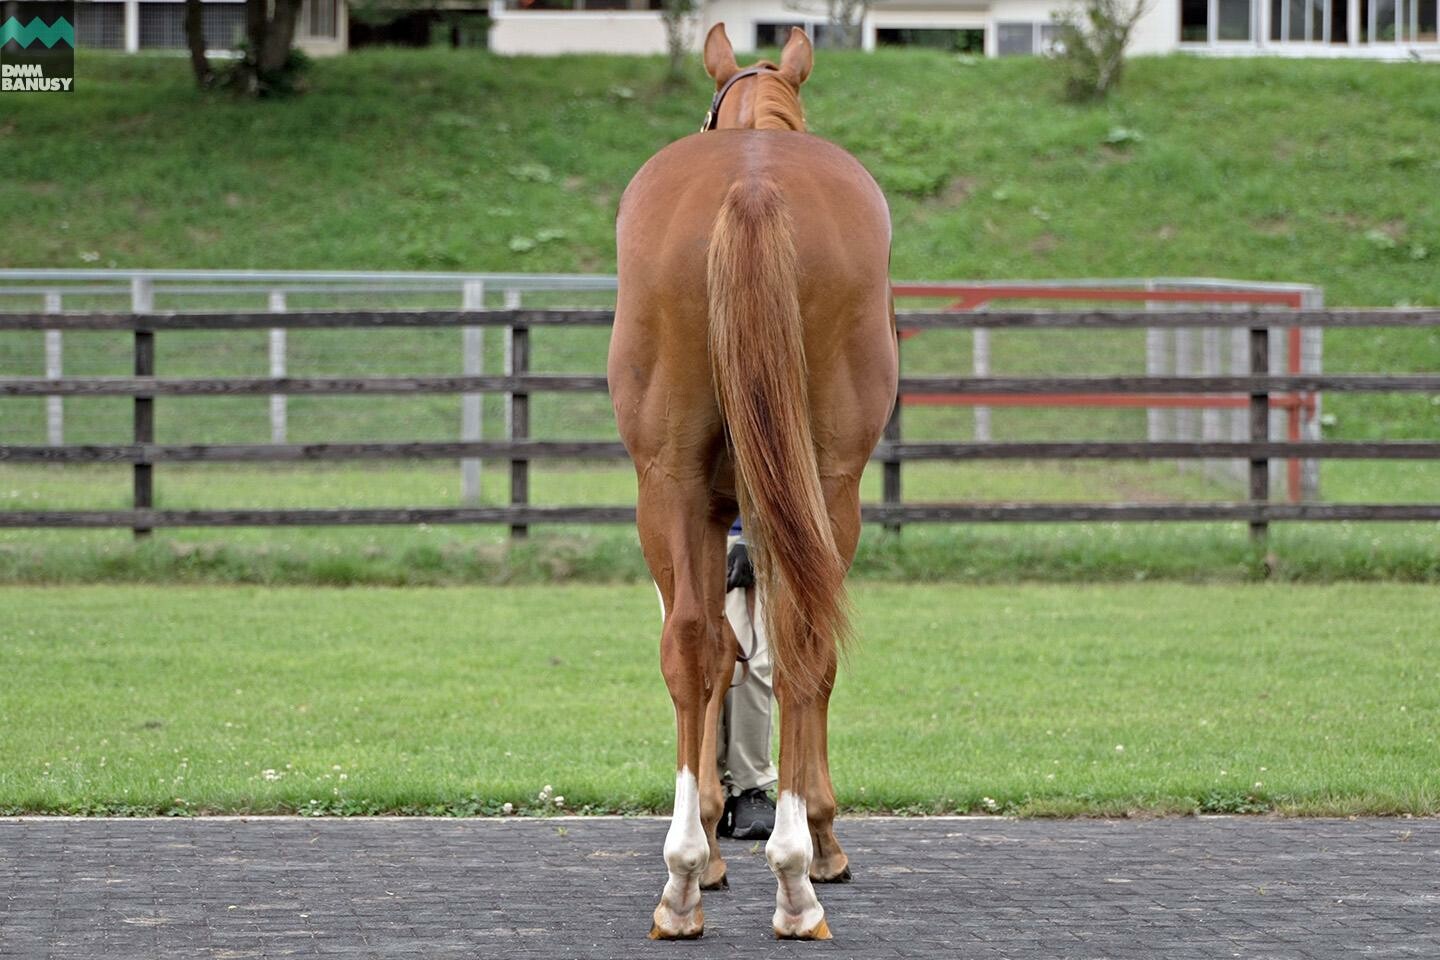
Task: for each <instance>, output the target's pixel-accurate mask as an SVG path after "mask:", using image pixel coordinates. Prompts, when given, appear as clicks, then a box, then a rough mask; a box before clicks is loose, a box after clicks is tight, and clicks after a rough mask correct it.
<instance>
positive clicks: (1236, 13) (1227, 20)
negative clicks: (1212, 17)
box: [1215, 0, 1250, 40]
mask: <svg viewBox="0 0 1440 960" xmlns="http://www.w3.org/2000/svg"><path fill="white" fill-rule="evenodd" d="M1215 4H1216V6H1217V7H1218V8H1219V14H1220V16H1219V19H1220V23H1219V29H1218V30H1217V31H1216V37H1215V38H1216V39H1217V40H1249V39H1250V0H1215Z"/></svg>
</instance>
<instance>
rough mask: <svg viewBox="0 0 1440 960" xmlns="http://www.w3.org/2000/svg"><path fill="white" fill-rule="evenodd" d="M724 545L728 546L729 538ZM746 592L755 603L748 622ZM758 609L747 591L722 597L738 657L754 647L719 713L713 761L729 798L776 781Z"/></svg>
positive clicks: (766, 648)
mask: <svg viewBox="0 0 1440 960" xmlns="http://www.w3.org/2000/svg"><path fill="white" fill-rule="evenodd" d="M730 542H731V543H734V538H731V541H730ZM747 593H748V594H750V595H751V596H753V597H754V598H755V616H754V619H753V620H752V619H751V615H750V604H749V600H748V598H747V597H746V594H747ZM760 604H761V599H760V597H759V591H758V590H756V589H755V588H753V587H752V588H751V589H750V590H731V591H730V592H729V593H727V594H726V595H725V616H726V619H728V620H729V621H730V628H731V629H732V630H734V631H735V636H736V637H737V638H738V639H739V640H740V650H741V652H742V653H748V652H749V651H750V648H751V645H752V644H753V645H754V648H755V653H754V654H753V655H752V656H751V657H750V669H749V671H748V673H747V672H746V670H745V665H744V664H741V663H737V664H735V675H734V677H733V678H732V679H731V683H732V684H734V685H733V686H731V688H730V692H729V693H727V694H726V695H725V709H724V710H722V711H721V712H720V729H719V733H718V736H717V738H716V754H717V756H716V759H717V761H718V763H719V766H720V781H721V783H723V784H724V786H725V792H726V793H727V794H728V795H729V796H732V797H733V796H739V795H740V794H741V793H742V792H744V791H746V790H751V789H754V788H756V787H759V788H761V789H769V788H770V787H772V786H774V785H775V781H776V779H777V777H776V774H775V764H774V763H773V762H772V761H771V759H770V736H771V734H770V712H771V708H772V704H774V702H775V700H774V697H773V696H772V694H771V688H770V644H769V642H768V641H767V639H766V637H765V623H764V620H765V617H764V614H763V613H762V612H761V606H760ZM742 678H743V680H744V682H743V683H742V682H741V680H742Z"/></svg>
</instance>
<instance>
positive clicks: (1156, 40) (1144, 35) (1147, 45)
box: [1130, 0, 1269, 56]
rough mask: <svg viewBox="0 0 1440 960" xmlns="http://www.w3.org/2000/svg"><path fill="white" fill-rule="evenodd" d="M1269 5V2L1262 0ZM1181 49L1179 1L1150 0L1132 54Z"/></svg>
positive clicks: (1138, 25)
mask: <svg viewBox="0 0 1440 960" xmlns="http://www.w3.org/2000/svg"><path fill="white" fill-rule="evenodd" d="M1260 2H1262V3H1269V0H1260ZM1178 49H1180V4H1179V2H1178V0H1150V5H1149V6H1148V7H1147V8H1146V9H1145V13H1144V15H1143V16H1141V18H1140V22H1139V23H1137V24H1135V32H1134V33H1133V34H1132V35H1131V38H1130V53H1131V55H1134V56H1144V55H1146V54H1155V53H1173V52H1174V51H1176V50H1178Z"/></svg>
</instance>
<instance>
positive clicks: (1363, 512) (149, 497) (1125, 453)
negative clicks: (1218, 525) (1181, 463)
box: [0, 309, 1440, 537]
mask: <svg viewBox="0 0 1440 960" xmlns="http://www.w3.org/2000/svg"><path fill="white" fill-rule="evenodd" d="M612 320H613V314H612V312H611V311H609V310H528V309H509V310H453V311H452V310H439V311H436V310H428V311H403V312H401V311H393V312H356V311H346V312H334V313H328V312H295V313H278V314H277V313H271V312H253V313H250V312H246V313H173V314H172V313H85V314H55V313H4V314H0V331H3V330H11V331H15V330H35V331H45V330H111V331H117V330H118V331H132V332H133V334H134V375H133V376H129V377H59V378H42V377H0V400H3V398H5V397H27V396H28V397H47V396H90V397H95V396H116V397H131V398H133V404H134V434H133V442H132V443H129V444H116V445H59V446H22V445H6V446H0V461H6V462H11V463H129V464H132V465H133V472H134V496H133V508H132V509H130V510H0V527H129V528H131V529H132V530H134V531H135V534H136V535H137V536H145V535H147V534H148V533H149V532H150V531H151V530H152V529H155V528H157V527H181V526H186V527H188V526H269V525H322V524H411V523H431V524H438V523H501V524H509V525H510V529H511V533H512V534H513V535H515V536H524V535H525V534H526V533H527V531H528V527H529V526H530V525H531V524H539V523H562V522H563V523H621V522H630V521H632V520H633V519H634V508H633V507H631V506H536V505H533V504H531V503H530V502H529V466H530V462H531V461H532V460H538V459H543V458H564V459H617V458H623V457H625V450H624V448H623V447H622V446H621V445H620V444H619V443H617V442H613V441H567V440H559V441H555V440H536V439H532V438H531V437H530V416H529V413H530V411H529V400H530V395H531V394H532V393H539V392H545V391H557V392H575V391H592V392H593V391H604V390H605V389H606V383H605V377H604V376H603V375H600V374H594V375H585V374H581V375H577V374H546V373H535V372H532V371H531V370H530V348H529V332H530V330H531V329H532V328H563V327H579V326H605V325H608V324H610V323H611V322H612ZM898 325H899V327H900V329H901V330H936V329H947V330H956V329H972V330H973V329H994V328H1008V329H1030V330H1037V329H1074V330H1093V329H1117V328H1118V329H1151V330H1153V329H1175V328H1195V327H1212V328H1213V327H1229V328H1240V329H1245V330H1248V331H1249V344H1250V369H1251V371H1252V372H1251V373H1250V374H1249V375H1248V376H1235V375H1230V376H1077V377H1055V376H1045V377H990V376H986V377H973V376H972V377H936V376H927V377H902V378H901V381H900V392H901V393H902V394H904V395H925V394H983V395H997V394H1008V395H1047V396H1064V395H1077V394H1094V393H1136V394H1157V393H1163V394H1243V395H1246V396H1248V398H1249V411H1250V439H1249V440H1248V441H1199V442H1166V441H1158V442H1157V441H1144V442H1128V441H1127V442H1014V443H997V442H958V443H947V442H907V441H905V440H904V439H903V436H902V432H901V424H902V419H903V417H902V414H903V407H900V406H897V408H896V412H895V415H894V417H893V418H892V419H891V422H890V424H889V426H888V427H887V428H886V431H885V438H884V440H883V442H882V443H881V444H880V447H879V448H878V449H877V450H876V453H875V458H876V459H877V460H878V461H880V462H881V463H882V464H883V484H882V488H883V495H882V500H881V502H879V503H874V504H866V505H865V506H864V508H863V509H864V517H865V519H866V521H868V522H876V523H882V524H884V525H885V526H886V527H888V528H890V529H893V530H899V529H900V528H901V527H902V526H903V525H904V524H906V523H916V522H944V523H970V522H989V521H1084V520H1101V521H1110V520H1226V521H1242V522H1246V523H1248V524H1249V527H1250V530H1251V533H1252V535H1254V536H1256V537H1263V536H1264V535H1265V532H1266V529H1267V525H1268V524H1269V523H1270V522H1272V521H1279V520H1306V521H1310V520H1440V502H1436V503H1403V504H1396V503H1343V504H1341V503H1320V502H1300V503H1278V502H1271V501H1270V490H1269V486H1270V474H1269V468H1268V461H1269V460H1270V459H1272V458H1273V459H1280V458H1297V457H1303V458H1308V459H1334V458H1351V459H1407V460H1412V459H1424V460H1435V459H1440V440H1437V441H1430V440H1426V441H1384V442H1329V441H1321V442H1315V441H1312V442H1302V443H1297V442H1293V441H1284V442H1281V441H1274V440H1271V439H1270V436H1269V411H1270V406H1271V403H1272V394H1274V395H1277V396H1278V395H1283V394H1288V393H1294V392H1301V391H1303V392H1319V391H1412V392H1413V391H1419V392H1428V393H1437V394H1440V374H1433V373H1427V374H1403V375H1386V374H1313V375H1310V374H1301V375H1294V374H1288V375H1274V374H1270V373H1269V372H1268V371H1269V356H1268V353H1269V330H1270V329H1271V328H1272V327H1273V328H1287V329H1288V328H1305V327H1435V326H1440V310H1418V309H1374V310H1369V309H1367V310H1274V309H1252V310H1246V311H1234V310H1226V311H1223V312H1215V311H1210V310H1183V309H1182V310H1166V311H1113V312H1112V311H1045V310H995V311H992V312H986V313H962V312H954V311H939V312H907V313H902V314H900V315H899V318H898ZM277 327H278V328H288V329H317V328H340V327H345V328H357V329H368V328H378V327H387V328H396V327H402V328H403V327H458V328H462V329H465V328H479V327H500V328H503V329H504V331H505V335H506V337H507V347H508V349H507V351H506V354H507V357H508V363H507V369H506V371H505V373H503V374H500V375H465V376H415V377H354V378H346V377H339V378H331V377H325V378H292V377H269V378H265V377H226V378H205V379H190V378H185V379H176V378H164V377H160V376H157V365H156V350H155V338H156V334H157V333H161V332H166V331H182V330H192V331H193V330H209V331H214V330H271V329H274V328H277ZM415 393H456V394H481V393H503V394H505V395H506V396H507V397H508V398H509V400H510V403H509V404H508V405H507V406H508V420H509V422H508V434H509V437H510V439H508V440H504V441H461V442H417V443H322V444H185V445H176V444H157V443H155V399H156V398H157V397H195V396H236V395H268V396H276V395H288V394H329V395H337V394H344V395H357V394H415ZM412 458H414V459H427V458H428V459H449V460H454V459H460V458H489V459H503V460H508V461H509V463H510V503H509V505H507V506H499V507H435V508H405V507H399V508H393V509H392V508H383V509H374V508H365V509H287V510H159V509H155V507H154V499H153V471H154V466H155V464H159V463H197V462H208V463H217V462H229V463H255V462H301V461H307V462H308V461H327V460H365V459H412ZM1069 458H1086V459H1142V460H1143V459H1156V458H1163V459H1175V458H1186V459H1191V458H1194V459H1206V458H1211V459H1213V458H1236V459H1241V460H1245V461H1248V463H1249V494H1250V496H1249V499H1248V500H1245V501H1240V502H1178V503H1047V502H1040V503H907V502H905V501H904V498H903V496H902V483H901V481H902V465H903V464H904V463H905V462H906V461H916V460H951V461H956V460H978V459H1069Z"/></svg>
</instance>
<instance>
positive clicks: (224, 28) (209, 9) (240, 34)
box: [200, 3, 245, 50]
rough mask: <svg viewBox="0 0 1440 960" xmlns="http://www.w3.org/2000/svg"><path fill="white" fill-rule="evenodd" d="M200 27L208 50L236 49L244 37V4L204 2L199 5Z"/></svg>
mask: <svg viewBox="0 0 1440 960" xmlns="http://www.w3.org/2000/svg"><path fill="white" fill-rule="evenodd" d="M200 24H201V29H202V30H204V31H205V46H206V47H207V48H208V49H210V50H238V49H240V42H241V41H242V40H244V39H245V4H243V3H206V4H202V5H201V7H200Z"/></svg>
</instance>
